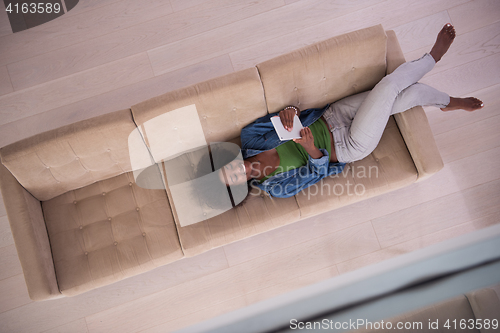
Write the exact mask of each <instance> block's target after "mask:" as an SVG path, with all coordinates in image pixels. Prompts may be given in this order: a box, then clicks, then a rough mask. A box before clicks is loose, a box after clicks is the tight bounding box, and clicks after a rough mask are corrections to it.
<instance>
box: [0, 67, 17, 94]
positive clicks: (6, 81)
mask: <svg viewBox="0 0 500 333" xmlns="http://www.w3.org/2000/svg"><path fill="white" fill-rule="evenodd" d="M13 91H14V88H13V87H12V82H11V81H10V76H9V72H8V70H7V66H0V96H2V95H6V94H9V93H11V92H13Z"/></svg>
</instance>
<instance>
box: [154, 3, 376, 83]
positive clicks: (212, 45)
mask: <svg viewBox="0 0 500 333" xmlns="http://www.w3.org/2000/svg"><path fill="white" fill-rule="evenodd" d="M374 3H375V1H373V0H363V1H361V2H360V3H352V2H351V1H345V0H342V1H337V2H331V1H309V2H300V1H299V2H297V3H293V4H290V5H287V6H283V7H280V8H278V9H275V10H269V11H267V12H264V13H262V14H259V15H254V16H252V17H249V18H247V19H244V20H240V21H239V22H237V23H233V24H230V25H228V26H224V27H220V28H217V29H214V30H210V31H207V32H204V33H201V34H198V35H196V36H192V37H189V38H184V39H183V40H181V41H178V42H173V43H169V44H166V45H163V46H161V47H158V48H155V49H152V50H150V51H148V54H149V56H150V59H151V64H152V66H153V69H154V71H155V74H160V73H164V72H166V71H171V70H174V69H176V68H178V66H179V63H180V62H183V63H188V64H193V63H196V62H199V61H203V60H206V59H207V58H210V57H215V56H219V55H221V54H224V53H231V52H234V51H236V50H238V49H242V48H244V47H245V46H248V45H252V44H257V43H260V42H262V41H266V40H270V39H273V38H276V37H278V36H281V35H284V34H289V33H290V32H293V31H298V30H301V29H303V28H306V27H309V26H311V25H314V24H318V22H322V21H324V20H330V19H332V18H334V17H338V16H341V15H345V14H347V13H351V12H354V11H356V10H358V9H360V8H364V7H367V6H369V5H370V4H371V5H373V4H374ZM297 12H300V13H301V15H299V16H297V15H296V13H297ZM188 50H189V51H188Z"/></svg>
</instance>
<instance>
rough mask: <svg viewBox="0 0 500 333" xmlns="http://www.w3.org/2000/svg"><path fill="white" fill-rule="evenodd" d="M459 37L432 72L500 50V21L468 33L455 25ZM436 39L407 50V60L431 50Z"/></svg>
mask: <svg viewBox="0 0 500 333" xmlns="http://www.w3.org/2000/svg"><path fill="white" fill-rule="evenodd" d="M455 29H456V31H457V37H456V38H455V40H454V41H453V44H451V47H450V49H449V50H448V52H447V53H446V55H445V56H444V57H443V59H442V60H441V61H439V62H438V63H437V64H436V66H435V67H434V68H433V69H432V72H431V74H436V73H439V72H441V71H444V70H448V69H450V68H453V67H456V66H459V65H463V64H466V63H468V62H471V61H474V60H478V59H480V58H484V57H486V56H489V55H493V54H495V53H499V52H500V22H496V23H493V24H490V25H488V26H485V27H483V28H479V29H476V30H473V31H471V32H467V33H461V27H459V26H456V27H455ZM433 44H434V41H429V43H428V45H425V46H423V47H422V48H419V49H417V50H415V51H411V52H406V53H405V58H406V60H407V61H411V60H414V59H418V58H420V57H421V56H422V55H423V54H424V53H426V52H429V50H430V49H431V47H432V45H433Z"/></svg>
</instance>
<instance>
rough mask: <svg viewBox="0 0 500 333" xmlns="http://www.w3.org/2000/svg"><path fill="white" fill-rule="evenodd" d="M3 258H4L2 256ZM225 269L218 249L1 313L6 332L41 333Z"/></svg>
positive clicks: (224, 260)
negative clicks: (106, 284) (129, 276)
mask: <svg viewBox="0 0 500 333" xmlns="http://www.w3.org/2000/svg"><path fill="white" fill-rule="evenodd" d="M1 250H2V249H0V251H1ZM0 258H2V259H3V255H2V254H1V253H0ZM0 264H1V262H0ZM225 268H227V261H226V259H225V256H224V252H223V251H222V249H215V250H212V251H209V252H206V253H203V254H201V255H199V256H196V257H194V258H187V259H182V260H179V261H176V262H174V263H171V264H169V265H166V266H162V267H158V268H156V269H154V270H152V271H149V272H147V273H144V274H141V275H138V276H134V277H131V278H128V279H125V280H122V281H119V282H116V283H113V284H112V285H109V286H105V287H102V288H99V289H95V290H92V291H89V292H87V293H84V294H82V295H78V296H74V297H66V298H61V299H57V300H51V301H47V302H33V303H29V304H27V305H24V306H21V307H17V308H15V309H12V310H10V311H7V312H4V313H0V322H1V323H2V327H3V328H4V330H6V332H41V331H44V330H48V329H52V328H56V327H59V326H61V325H66V324H69V323H71V322H73V321H75V320H78V319H80V318H82V317H84V316H89V315H92V314H94V313H98V312H102V311H106V310H107V309H110V308H113V307H115V306H118V305H123V304H128V303H135V302H137V299H141V298H144V297H147V295H151V294H154V293H157V292H159V291H161V290H165V289H167V290H168V289H172V287H174V286H177V285H178V284H184V283H188V282H189V281H191V280H194V279H197V278H199V277H203V276H207V275H210V274H212V273H214V272H217V271H219V270H223V269H225ZM0 274H1V273H0ZM17 274H20V273H17ZM174 289H175V288H174ZM133 317H134V318H137V317H136V316H133ZM101 332H102V331H101Z"/></svg>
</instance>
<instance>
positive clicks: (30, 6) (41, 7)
mask: <svg viewBox="0 0 500 333" xmlns="http://www.w3.org/2000/svg"><path fill="white" fill-rule="evenodd" d="M5 11H6V12H8V13H9V14H10V13H12V12H14V13H15V14H18V13H23V14H27V13H31V14H35V13H38V14H43V13H48V14H50V13H56V14H57V13H59V12H60V11H61V5H60V4H58V3H54V4H52V3H50V2H47V3H22V4H19V3H15V4H12V3H9V5H8V6H7V8H5Z"/></svg>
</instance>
